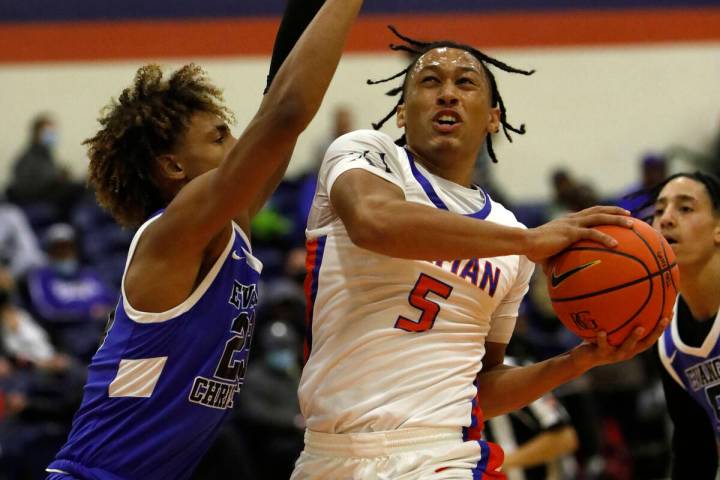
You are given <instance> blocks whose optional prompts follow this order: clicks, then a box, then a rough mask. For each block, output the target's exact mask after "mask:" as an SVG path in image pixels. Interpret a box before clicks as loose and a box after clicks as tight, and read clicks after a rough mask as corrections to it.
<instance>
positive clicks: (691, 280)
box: [653, 172, 720, 480]
mask: <svg viewBox="0 0 720 480" xmlns="http://www.w3.org/2000/svg"><path fill="white" fill-rule="evenodd" d="M655 192H656V193H657V192H659V193H657V196H656V200H655V211H654V214H653V226H654V227H655V228H656V229H657V230H658V231H659V232H660V233H661V234H662V235H663V236H664V237H665V239H666V240H667V241H668V243H670V246H671V247H672V249H673V251H674V252H675V255H676V256H677V263H678V266H679V267H680V280H681V281H680V295H679V298H678V301H677V304H676V307H675V315H674V318H673V320H672V323H671V326H670V328H668V329H667V330H665V332H664V334H663V336H662V337H660V340H659V342H658V351H659V354H660V360H661V363H662V365H663V367H664V368H663V370H662V380H663V388H664V390H665V399H666V401H667V407H668V412H669V413H670V418H671V419H672V422H673V425H674V431H673V436H672V455H673V458H672V478H673V480H681V479H685V478H692V479H695V480H714V479H715V478H716V476H717V474H718V450H717V445H718V441H719V440H720V341H719V340H720V319H718V309H720V293H719V291H718V285H719V283H720V183H719V182H718V179H717V178H715V177H714V176H712V175H707V174H704V173H701V172H695V173H679V174H676V175H673V176H671V177H669V179H668V180H666V181H665V182H663V183H662V184H661V185H660V186H659V187H658V188H657V189H656V190H655Z"/></svg>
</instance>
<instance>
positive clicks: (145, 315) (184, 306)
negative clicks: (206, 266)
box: [120, 215, 259, 323]
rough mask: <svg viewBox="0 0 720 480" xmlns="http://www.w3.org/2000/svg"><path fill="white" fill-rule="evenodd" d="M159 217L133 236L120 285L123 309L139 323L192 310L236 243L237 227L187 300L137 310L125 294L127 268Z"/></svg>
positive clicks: (169, 318) (233, 229)
mask: <svg viewBox="0 0 720 480" xmlns="http://www.w3.org/2000/svg"><path fill="white" fill-rule="evenodd" d="M159 217H160V215H158V216H156V217H155V218H152V219H150V220H149V221H147V222H146V223H145V224H144V225H143V226H142V227H140V229H139V230H138V232H137V233H136V234H135V238H133V241H132V243H131V244H130V249H129V250H128V258H127V261H126V262H125V271H124V272H123V277H122V283H121V285H120V287H121V294H122V300H123V309H124V310H125V314H126V315H127V316H128V318H130V319H131V320H133V321H134V322H137V323H162V322H166V321H168V320H172V319H173V318H176V317H179V316H180V315H182V314H184V313H187V312H188V311H190V309H192V308H193V307H194V306H195V304H196V303H197V302H198V301H199V300H200V298H202V296H203V295H204V294H205V292H206V291H207V289H208V288H210V285H211V284H212V282H213V281H214V280H215V277H217V275H218V273H219V272H220V268H221V267H222V265H223V263H225V260H226V259H227V257H228V255H229V254H230V250H231V249H232V246H233V244H234V243H235V235H236V233H235V232H236V229H235V228H232V233H231V235H230V240H229V241H228V243H227V245H226V246H225V249H224V250H223V252H222V253H221V254H220V256H219V257H218V258H217V260H216V261H215V264H214V265H213V266H212V268H211V269H210V270H209V271H208V273H207V274H206V275H205V278H203V280H202V282H200V285H198V286H197V288H196V289H195V290H193V292H192V293H191V294H190V296H189V297H188V298H186V299H185V301H183V302H182V303H180V304H179V305H177V306H175V307H173V308H171V309H169V310H165V311H164V312H157V313H153V312H143V311H141V310H137V309H135V308H133V306H132V305H130V302H129V301H128V299H127V296H126V295H125V275H126V274H127V269H128V267H129V266H130V262H131V261H132V258H133V255H134V253H135V248H136V247H137V243H138V241H139V240H140V237H141V236H142V234H143V232H144V231H145V229H146V228H147V227H148V226H149V225H150V224H151V223H152V222H154V221H155V220H157V219H158V218H159ZM243 237H244V239H245V240H247V237H245V236H244V235H243ZM247 245H248V246H250V243H249V242H248V243H247ZM258 261H259V260H258Z"/></svg>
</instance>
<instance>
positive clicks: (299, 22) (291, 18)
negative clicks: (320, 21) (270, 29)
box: [265, 0, 325, 93]
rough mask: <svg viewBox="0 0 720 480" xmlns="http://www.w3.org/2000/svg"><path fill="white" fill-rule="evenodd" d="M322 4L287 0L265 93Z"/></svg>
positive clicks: (316, 1)
mask: <svg viewBox="0 0 720 480" xmlns="http://www.w3.org/2000/svg"><path fill="white" fill-rule="evenodd" d="M324 3H325V0H288V4H287V7H286V8H285V14H284V15H283V19H282V22H281V23H280V29H279V30H278V34H277V37H275V46H274V47H273V53H272V60H271V61H270V73H268V76H267V85H266V86H265V93H267V91H268V90H269V89H270V84H272V81H273V79H274V78H275V75H277V72H278V70H280V67H281V66H282V64H283V62H284V61H285V59H286V58H287V56H288V55H290V52H291V51H292V49H293V47H294V46H295V44H296V43H297V41H298V40H299V39H300V36H301V35H302V33H303V32H304V31H305V29H306V28H307V26H308V25H310V22H311V21H312V19H313V18H315V15H316V14H317V12H318V11H320V8H321V7H322V6H323V4H324Z"/></svg>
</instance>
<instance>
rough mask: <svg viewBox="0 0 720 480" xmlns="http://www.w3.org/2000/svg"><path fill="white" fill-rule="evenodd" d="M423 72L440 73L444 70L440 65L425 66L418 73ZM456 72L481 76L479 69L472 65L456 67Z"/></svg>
mask: <svg viewBox="0 0 720 480" xmlns="http://www.w3.org/2000/svg"><path fill="white" fill-rule="evenodd" d="M423 70H433V71H436V72H439V71H441V70H442V68H440V66H439V65H433V64H430V65H425V66H424V67H422V68H421V69H420V70H418V73H420V72H422V71H423ZM455 70H462V71H463V72H473V73H477V74H480V70H478V68H477V67H474V66H472V65H461V66H459V67H455Z"/></svg>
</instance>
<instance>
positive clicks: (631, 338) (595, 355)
mask: <svg viewBox="0 0 720 480" xmlns="http://www.w3.org/2000/svg"><path fill="white" fill-rule="evenodd" d="M669 324H670V319H669V318H663V319H662V320H660V321H659V322H658V324H657V325H656V326H655V328H654V329H653V331H652V332H650V334H647V332H646V331H645V328H643V327H637V328H635V330H633V331H632V333H631V334H630V335H628V337H627V338H626V339H625V341H624V342H623V343H622V344H621V345H618V346H617V347H614V346H612V345H610V344H609V343H608V340H607V334H606V333H605V332H599V333H598V334H597V337H596V338H595V340H594V341H592V342H585V343H583V344H581V345H578V346H577V347H575V348H574V349H573V350H572V351H571V352H570V355H571V356H572V357H573V358H574V360H575V361H576V362H578V363H579V365H582V366H583V367H584V368H585V369H586V370H589V369H591V368H593V367H598V366H600V365H607V364H610V363H617V362H622V361H625V360H629V359H631V358H633V357H634V356H635V355H637V354H638V353H640V352H643V351H645V350H647V349H648V348H649V347H651V346H652V345H654V344H655V342H657V340H658V338H660V335H662V333H663V332H664V331H665V328H667V326H668V325H669Z"/></svg>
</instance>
